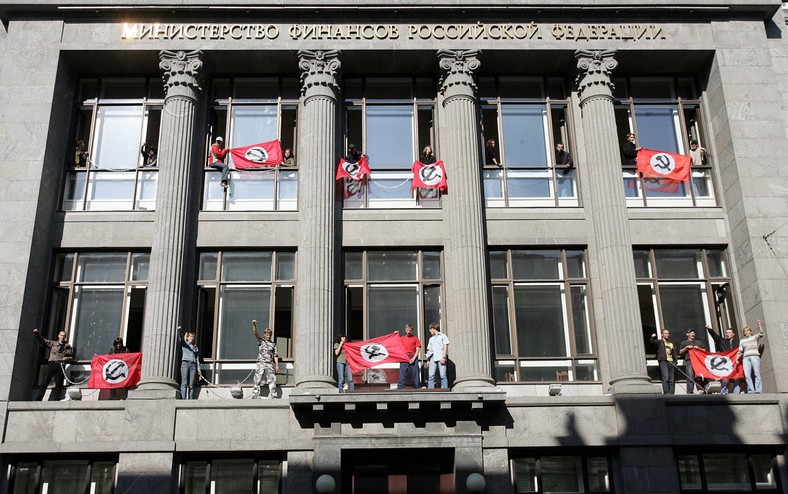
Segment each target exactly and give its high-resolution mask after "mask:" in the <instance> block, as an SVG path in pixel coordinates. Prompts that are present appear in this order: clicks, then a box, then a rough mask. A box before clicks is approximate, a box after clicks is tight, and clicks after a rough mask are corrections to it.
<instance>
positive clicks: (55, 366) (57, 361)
mask: <svg viewBox="0 0 788 494" xmlns="http://www.w3.org/2000/svg"><path fill="white" fill-rule="evenodd" d="M33 336H35V337H36V339H38V342H39V343H40V344H41V346H45V347H47V349H48V350H49V358H48V359H47V373H46V377H44V384H43V385H41V389H40V390H39V391H38V395H37V396H36V401H41V400H43V399H44V394H46V392H47V386H49V381H51V380H52V378H55V387H54V388H53V389H52V392H51V393H50V394H49V401H60V400H62V399H63V380H64V379H65V378H66V374H65V365H66V364H67V363H69V362H70V361H71V359H72V358H73V357H74V349H73V348H72V347H71V345H69V344H68V341H67V339H68V333H66V332H65V331H60V332H59V333H58V334H57V340H48V339H46V338H44V337H43V336H41V335H40V334H39V333H38V328H36V329H34V330H33Z"/></svg>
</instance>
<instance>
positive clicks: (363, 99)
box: [343, 77, 440, 208]
mask: <svg viewBox="0 0 788 494" xmlns="http://www.w3.org/2000/svg"><path fill="white" fill-rule="evenodd" d="M344 94H345V123H346V125H347V132H346V142H345V148H344V149H345V150H346V149H347V146H349V145H350V144H355V145H356V148H357V149H358V151H359V152H361V153H362V154H365V155H366V156H367V158H368V159H369V167H370V169H371V171H372V173H371V175H370V176H369V177H368V178H366V179H364V180H361V181H354V180H350V179H344V181H343V182H344V184H343V185H344V187H343V190H344V206H345V208H413V207H438V206H439V204H440V201H439V199H440V194H439V193H438V191H437V190H436V189H418V190H416V191H414V190H413V172H412V171H411V168H412V167H413V162H414V161H415V160H417V159H419V156H420V155H421V152H422V149H423V148H424V147H425V146H428V145H429V146H432V147H433V148H434V147H435V133H434V121H433V120H434V118H433V115H434V105H435V82H434V80H433V79H432V78H405V77H397V78H394V77H392V78H382V77H379V78H372V77H364V78H347V79H346V80H345V93H344ZM343 156H344V153H343ZM435 156H436V157H437V159H438V160H440V150H438V149H435Z"/></svg>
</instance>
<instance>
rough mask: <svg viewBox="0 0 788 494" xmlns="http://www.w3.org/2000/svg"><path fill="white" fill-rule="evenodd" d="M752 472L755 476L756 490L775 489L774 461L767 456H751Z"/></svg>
mask: <svg viewBox="0 0 788 494" xmlns="http://www.w3.org/2000/svg"><path fill="white" fill-rule="evenodd" d="M750 461H751V462H752V470H753V473H754V474H755V485H756V487H757V488H758V489H768V488H774V487H777V480H776V479H775V471H774V460H773V459H772V457H771V456H769V455H752V456H751V457H750Z"/></svg>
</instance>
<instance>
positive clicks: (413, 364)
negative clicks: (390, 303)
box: [397, 323, 421, 389]
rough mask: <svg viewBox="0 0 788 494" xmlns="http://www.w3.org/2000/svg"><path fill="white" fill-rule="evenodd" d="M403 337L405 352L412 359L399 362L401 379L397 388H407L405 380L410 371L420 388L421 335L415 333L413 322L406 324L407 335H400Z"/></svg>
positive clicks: (415, 383)
mask: <svg viewBox="0 0 788 494" xmlns="http://www.w3.org/2000/svg"><path fill="white" fill-rule="evenodd" d="M400 338H401V339H402V346H403V347H405V353H407V354H408V358H409V359H410V360H409V361H408V362H400V364H399V381H397V389H404V388H405V380H406V379H407V376H408V372H410V373H411V374H412V375H413V387H414V388H416V389H419V388H420V387H421V379H419V377H420V374H421V369H420V368H419V351H420V349H421V341H419V337H418V336H416V335H414V334H413V324H411V323H408V324H406V325H405V336H400Z"/></svg>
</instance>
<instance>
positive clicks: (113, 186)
mask: <svg viewBox="0 0 788 494" xmlns="http://www.w3.org/2000/svg"><path fill="white" fill-rule="evenodd" d="M78 101H79V103H78V110H77V112H76V113H77V115H76V117H75V120H76V125H75V128H76V131H75V133H74V135H75V138H74V144H73V147H72V149H71V150H70V151H69V152H68V153H66V156H67V158H68V159H67V169H68V171H67V173H66V184H65V190H64V193H63V203H62V208H63V210H65V211H99V210H112V211H117V210H152V209H155V207H156V186H157V178H158V161H153V160H151V161H149V160H148V159H147V158H146V157H144V156H143V150H144V151H148V150H154V151H153V152H154V153H155V155H156V156H158V154H157V153H158V150H157V149H156V148H157V147H158V144H159V131H160V128H161V112H162V106H163V104H164V87H163V85H162V82H161V77H160V76H159V77H149V78H148V77H136V78H103V79H83V80H81V81H80V84H79V96H78ZM143 147H144V148H143Z"/></svg>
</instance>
